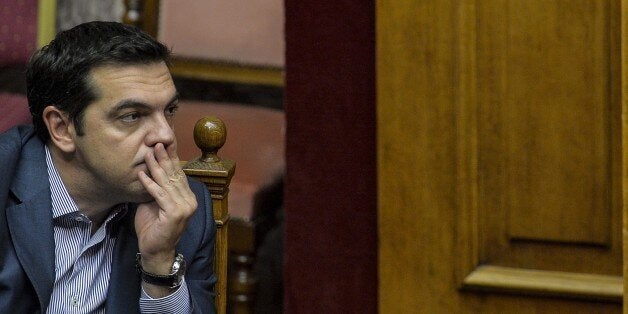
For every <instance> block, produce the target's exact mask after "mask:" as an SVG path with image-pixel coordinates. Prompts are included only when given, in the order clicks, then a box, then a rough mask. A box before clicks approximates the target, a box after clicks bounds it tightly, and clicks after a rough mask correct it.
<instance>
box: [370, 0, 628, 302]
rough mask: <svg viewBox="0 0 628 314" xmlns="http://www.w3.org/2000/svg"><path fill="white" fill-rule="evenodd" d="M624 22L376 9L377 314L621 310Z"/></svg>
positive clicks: (384, 3)
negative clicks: (378, 311)
mask: <svg viewBox="0 0 628 314" xmlns="http://www.w3.org/2000/svg"><path fill="white" fill-rule="evenodd" d="M622 11H623V12H626V8H625V3H622V1H620V0H475V1H474V0H460V1H456V0H448V1H443V0H433V1H415V0H378V1H377V13H376V14H377V15H376V16H377V19H376V20H377V73H378V74H377V93H378V98H377V102H378V105H377V106H378V120H377V123H378V199H379V210H378V220H379V239H380V242H379V278H380V282H379V308H380V312H381V313H619V312H621V308H622V305H621V303H622V291H623V279H622V277H621V276H622V242H621V240H622V118H621V117H622V81H621V77H622V57H621V56H622V45H625V44H624V42H623V41H624V38H625V35H622V33H621V26H622V25H626V24H625V23H626V22H625V21H623V23H622V14H621V12H622ZM624 18H625V15H624ZM624 50H625V48H624ZM624 77H625V75H624ZM625 89H626V87H624V88H623V90H625ZM624 147H628V145H625V144H624ZM626 149H627V148H624V150H626ZM624 181H625V180H624Z"/></svg>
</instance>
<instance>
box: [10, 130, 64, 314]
mask: <svg viewBox="0 0 628 314" xmlns="http://www.w3.org/2000/svg"><path fill="white" fill-rule="evenodd" d="M11 191H12V193H13V195H15V197H16V198H17V201H16V202H15V203H13V204H8V207H7V209H6V214H7V224H8V226H9V232H10V234H11V239H12V240H13V247H14V249H15V252H16V254H17V256H18V259H19V261H20V264H21V265H22V268H23V269H24V271H25V272H26V275H27V276H28V278H29V279H30V281H31V283H32V285H33V287H34V288H35V291H36V293H37V297H38V299H39V302H40V305H41V308H42V310H44V309H46V308H47V306H48V302H49V301H50V295H51V293H52V288H53V284H54V278H55V258H54V254H55V245H54V232H53V227H52V205H51V198H50V184H49V181H48V172H47V168H46V160H45V153H44V146H43V144H42V143H41V141H39V140H38V139H31V140H30V141H28V143H27V144H26V145H25V146H24V147H23V150H22V158H21V161H20V163H19V164H18V165H17V169H16V171H15V177H14V180H13V182H12V184H11Z"/></svg>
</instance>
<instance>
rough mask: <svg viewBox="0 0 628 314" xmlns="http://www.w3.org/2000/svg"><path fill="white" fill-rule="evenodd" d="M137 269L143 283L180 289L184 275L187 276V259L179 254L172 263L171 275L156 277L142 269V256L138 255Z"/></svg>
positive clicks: (136, 260) (136, 259)
mask: <svg viewBox="0 0 628 314" xmlns="http://www.w3.org/2000/svg"><path fill="white" fill-rule="evenodd" d="M135 267H136V268H137V272H138V273H139V274H140V277H141V278H142V281H144V282H146V283H150V284H153V285H157V286H164V287H169V288H171V289H174V288H178V287H179V286H181V283H182V282H183V275H184V274H185V259H184V258H183V255H181V254H177V255H176V256H175V258H174V263H172V268H171V270H170V273H169V274H167V275H155V274H151V273H149V272H146V271H144V269H143V268H142V254H141V253H137V256H136V258H135Z"/></svg>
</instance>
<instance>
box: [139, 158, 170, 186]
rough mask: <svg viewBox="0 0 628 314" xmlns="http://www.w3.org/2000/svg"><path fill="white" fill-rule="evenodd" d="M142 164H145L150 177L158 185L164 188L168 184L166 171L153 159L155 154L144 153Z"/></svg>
mask: <svg viewBox="0 0 628 314" xmlns="http://www.w3.org/2000/svg"><path fill="white" fill-rule="evenodd" d="M144 162H146V166H147V167H148V171H150V174H151V177H152V178H153V180H154V181H155V182H156V183H157V184H158V185H160V186H165V185H166V184H168V182H169V180H168V176H169V173H167V172H166V170H165V169H163V167H162V166H161V165H160V164H159V162H158V161H157V159H156V157H155V153H153V152H148V153H146V155H144Z"/></svg>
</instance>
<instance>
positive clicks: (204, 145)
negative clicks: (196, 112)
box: [194, 117, 227, 162]
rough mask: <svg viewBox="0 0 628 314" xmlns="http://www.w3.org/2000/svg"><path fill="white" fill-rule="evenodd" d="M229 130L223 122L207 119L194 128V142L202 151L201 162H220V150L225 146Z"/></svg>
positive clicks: (199, 121) (211, 118) (200, 121)
mask: <svg viewBox="0 0 628 314" xmlns="http://www.w3.org/2000/svg"><path fill="white" fill-rule="evenodd" d="M226 139H227V128H226V127H225V123H224V122H222V120H220V119H218V118H214V117H205V118H202V119H200V120H198V122H196V125H195V126H194V142H195V143H196V146H198V148H200V149H201V152H202V156H201V158H200V159H201V160H202V161H205V162H217V161H220V157H218V150H219V149H220V148H221V147H222V146H223V145H225V140H226Z"/></svg>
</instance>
